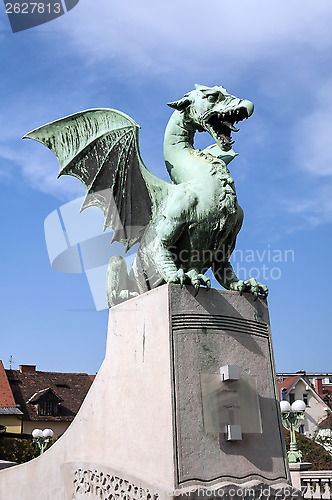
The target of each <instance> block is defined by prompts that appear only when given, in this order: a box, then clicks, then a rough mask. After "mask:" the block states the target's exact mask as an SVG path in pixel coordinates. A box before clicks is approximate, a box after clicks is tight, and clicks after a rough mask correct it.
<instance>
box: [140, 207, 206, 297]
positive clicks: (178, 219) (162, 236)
mask: <svg viewBox="0 0 332 500" xmlns="http://www.w3.org/2000/svg"><path fill="white" fill-rule="evenodd" d="M172 211H173V212H174V208H173V207H172ZM184 215H185V214H184V212H182V214H181V216H176V215H174V214H172V216H168V217H166V216H165V217H164V218H163V219H161V220H159V222H158V224H157V225H156V227H155V230H154V234H153V237H152V238H151V240H152V242H151V245H150V251H149V254H150V259H151V257H152V258H153V264H154V265H153V267H154V268H155V269H156V270H157V272H158V275H159V276H160V277H161V278H162V279H163V281H165V282H166V283H178V284H180V285H181V287H182V286H183V284H190V285H192V286H193V287H194V289H195V295H197V293H198V291H199V288H200V286H201V285H203V286H206V288H207V289H209V288H210V287H211V282H210V279H209V278H208V277H206V276H204V274H201V273H199V272H198V271H197V270H196V269H193V268H192V269H189V270H188V271H185V270H184V269H182V268H180V269H178V268H177V266H176V264H175V261H176V260H177V257H178V256H177V253H176V247H175V246H174V245H175V243H176V241H177V240H178V239H179V238H180V236H181V235H182V233H183V232H184V231H185V230H186V229H187V227H188V222H187V218H186V217H185V216H184ZM151 236H152V235H151ZM173 250H174V252H175V253H173Z"/></svg>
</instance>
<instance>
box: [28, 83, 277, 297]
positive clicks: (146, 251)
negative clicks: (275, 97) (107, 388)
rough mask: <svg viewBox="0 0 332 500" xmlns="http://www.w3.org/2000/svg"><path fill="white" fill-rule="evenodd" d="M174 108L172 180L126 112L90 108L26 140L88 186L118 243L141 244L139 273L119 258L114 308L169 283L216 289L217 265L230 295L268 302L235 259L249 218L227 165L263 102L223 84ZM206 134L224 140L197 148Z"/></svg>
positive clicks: (91, 201) (168, 150) (111, 272)
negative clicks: (153, 163) (156, 168)
mask: <svg viewBox="0 0 332 500" xmlns="http://www.w3.org/2000/svg"><path fill="white" fill-rule="evenodd" d="M168 105H169V106H170V107H171V108H174V109H175V111H174V113H173V114H172V116H171V118H170V120H169V123H168V125H167V128H166V132H165V140H164V157H165V162H166V167H167V170H168V172H169V175H170V177H171V179H172V181H173V182H172V183H168V182H165V181H163V180H161V179H159V178H157V177H156V176H154V175H153V174H152V173H151V172H150V171H149V170H147V168H146V167H145V165H144V163H143V161H142V159H141V157H140V152H139V142H138V131H139V125H137V123H136V122H135V121H134V120H132V119H131V118H130V117H129V116H127V115H125V114H124V113H121V112H119V111H115V110H112V109H92V110H87V111H82V112H81V113H76V114H73V115H70V116H68V117H65V118H62V119H60V120H56V121H54V122H52V123H49V124H47V125H44V126H42V127H40V128H37V129H35V130H33V131H32V132H30V133H28V134H27V135H26V136H25V137H28V138H30V139H35V140H37V141H39V142H41V143H42V144H44V145H45V146H47V147H48V148H49V149H50V150H51V151H52V152H53V153H54V154H55V155H56V156H57V158H58V160H59V163H60V172H59V176H60V175H64V174H67V175H73V176H75V177H78V178H79V179H80V180H81V181H82V182H83V183H84V185H85V187H86V192H87V194H86V197H85V200H84V202H83V205H82V207H81V210H83V209H85V208H87V207H89V206H98V207H100V208H101V209H102V210H103V212H104V215H105V224H104V229H105V228H106V227H111V228H112V229H113V231H114V232H113V239H112V241H114V240H116V241H120V242H122V243H123V244H124V246H125V249H126V251H127V250H128V249H129V248H131V247H132V246H133V245H134V244H135V243H137V242H139V243H140V245H139V248H138V251H137V255H136V258H135V261H134V263H133V265H132V268H131V270H130V272H129V274H128V272H127V266H126V262H125V260H124V259H123V258H122V257H121V256H114V257H112V258H111V259H110V262H109V267H108V272H107V297H108V303H109V306H110V307H112V306H114V305H116V304H118V303H120V302H123V301H124V300H127V299H128V298H130V297H134V296H136V295H139V294H141V293H144V292H146V291H147V290H150V289H152V288H155V287H157V286H159V285H162V284H164V283H179V284H181V286H182V285H183V283H188V284H191V285H192V286H193V287H194V288H195V290H196V292H198V290H199V287H200V286H201V285H203V286H205V287H206V288H207V289H209V288H210V286H211V283H210V279H209V278H208V277H206V276H205V272H206V271H207V270H208V269H209V268H212V271H213V274H214V276H215V278H216V279H217V281H218V282H219V283H220V284H221V285H222V286H223V287H225V288H226V289H228V290H237V291H239V292H240V293H242V292H250V293H252V294H253V295H254V296H255V297H257V296H258V295H262V296H265V297H266V296H267V294H268V289H267V287H266V286H265V285H262V284H261V283H258V282H256V280H255V279H253V278H251V279H249V280H247V281H241V280H239V279H238V278H237V276H236V275H235V273H234V271H233V268H232V266H231V264H230V263H229V258H230V255H231V253H232V251H233V250H234V247H235V241H236V237H237V234H238V232H239V230H240V228H241V225H242V220H243V211H242V209H241V207H240V206H239V205H238V202H237V197H236V191H235V187H234V180H233V179H232V177H231V176H230V173H229V170H228V168H227V165H228V163H229V162H230V161H231V160H232V159H233V158H234V156H236V153H234V151H233V150H232V144H233V141H232V139H231V131H234V132H237V131H238V130H237V129H236V128H235V126H234V124H235V123H236V122H239V121H241V120H243V119H244V118H248V117H249V116H250V115H251V114H252V113H253V109H254V106H253V104H252V103H251V102H250V101H247V100H242V99H238V98H236V97H235V96H233V95H231V94H228V92H227V91H226V90H225V89H224V88H223V87H212V88H211V87H205V86H202V85H196V86H195V90H193V91H191V92H189V93H188V94H186V95H185V96H184V97H183V98H182V99H180V100H178V101H174V102H171V103H169V104H168ZM196 131H198V132H202V131H207V132H208V133H209V134H210V135H211V136H212V137H213V139H214V140H215V144H214V145H213V146H210V147H209V148H207V149H205V150H204V151H201V150H196V149H195V148H194V145H193V141H194V135H195V133H196Z"/></svg>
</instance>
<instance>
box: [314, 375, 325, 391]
mask: <svg viewBox="0 0 332 500" xmlns="http://www.w3.org/2000/svg"><path fill="white" fill-rule="evenodd" d="M315 389H316V392H318V394H319V395H321V394H322V393H323V384H322V379H321V378H316V379H315Z"/></svg>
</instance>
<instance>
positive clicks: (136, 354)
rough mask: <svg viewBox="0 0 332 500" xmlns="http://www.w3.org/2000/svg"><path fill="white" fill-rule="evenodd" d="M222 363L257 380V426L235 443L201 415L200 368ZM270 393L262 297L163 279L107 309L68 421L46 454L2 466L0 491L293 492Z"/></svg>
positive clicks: (36, 495)
mask: <svg viewBox="0 0 332 500" xmlns="http://www.w3.org/2000/svg"><path fill="white" fill-rule="evenodd" d="M91 341H93V339H91ZM87 347H88V346H87ZM225 365H232V366H237V367H239V369H240V375H241V376H243V377H251V378H252V380H253V379H254V378H255V380H256V382H257V401H258V408H259V418H260V420H261V428H260V429H259V430H258V432H257V429H256V432H254V433H250V432H247V431H246V432H243V434H242V439H241V440H236V441H227V439H226V438H227V435H226V434H225V432H223V429H219V430H217V432H211V429H207V425H206V415H205V422H204V416H203V397H202V376H205V375H208V376H211V375H212V376H213V375H215V376H218V374H219V372H220V367H222V366H225ZM219 376H220V375H219ZM203 396H204V394H203ZM276 398H277V393H276V387H275V370H274V363H273V353H272V344H271V336H270V327H269V318H268V309H267V304H266V302H265V301H264V300H261V299H258V300H257V301H256V302H254V300H253V297H252V296H251V295H249V294H244V295H243V296H242V297H241V296H240V295H239V294H238V293H236V292H227V291H220V290H210V291H208V292H206V291H205V290H203V289H202V290H201V291H200V292H199V294H198V296H197V297H194V296H193V290H192V289H190V288H183V289H181V288H180V287H179V286H177V285H172V286H168V285H165V286H163V287H160V288H157V289H155V290H152V291H150V292H148V293H146V294H144V295H141V296H139V297H137V298H135V299H131V300H129V301H127V302H125V303H123V304H120V305H118V306H116V307H114V308H113V309H111V310H110V318H109V330H108V339H107V349H106V357H105V360H104V363H103V365H102V367H101V369H100V371H99V372H98V375H97V377H96V379H95V381H94V383H93V385H92V387H91V389H90V391H89V393H88V395H87V397H86V399H85V401H84V403H83V405H82V407H81V409H80V411H79V413H78V415H77V416H76V418H75V420H74V422H73V423H72V424H71V426H70V427H69V428H68V430H67V431H66V433H65V434H64V435H63V437H61V438H60V440H59V441H58V442H57V443H56V444H55V445H54V446H53V447H52V448H50V450H48V451H47V452H46V453H45V454H44V455H43V456H42V457H40V458H38V459H35V460H33V461H32V462H29V463H27V464H24V465H21V466H18V467H14V468H12V469H10V470H8V471H3V472H0V498H9V496H6V492H7V489H8V488H10V490H9V489H8V491H10V492H11V496H10V498H11V500H16V498H17V499H20V500H31V499H32V498H33V499H34V500H38V499H40V500H47V499H52V500H58V499H59V500H60V499H61V500H65V499H76V500H78V499H82V498H85V497H87V498H90V497H91V498H99V499H102V500H106V499H114V498H118V499H119V500H122V499H123V500H124V499H126V500H136V499H138V498H147V499H149V498H157V497H158V498H162V499H167V498H170V497H172V496H175V495H179V494H188V495H190V496H191V497H195V498H196V497H201V496H211V495H212V494H214V495H215V496H219V497H221V498H231V497H232V498H271V497H272V494H276V493H279V494H278V498H291V496H292V494H293V497H292V498H294V491H292V490H291V487H290V486H289V484H290V476H289V469H288V464H287V460H286V455H285V448H284V441H283V432H282V426H281V421H280V415H279V410H278V402H277V399H276ZM244 417H245V416H244ZM248 417H249V415H248ZM230 423H231V422H230ZM244 427H245V424H244ZM249 427H250V426H249ZM249 430H250V429H249ZM13 484H15V490H14V494H13V487H12V486H13ZM254 487H255V488H256V489H255V491H254V490H250V488H254ZM6 488H7V489H6ZM15 491H16V492H17V495H16V496H15ZM251 491H254V493H251Z"/></svg>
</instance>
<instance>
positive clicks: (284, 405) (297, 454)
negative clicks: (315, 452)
mask: <svg viewBox="0 0 332 500" xmlns="http://www.w3.org/2000/svg"><path fill="white" fill-rule="evenodd" d="M305 409H306V404H305V403H304V401H301V400H300V399H297V400H296V401H294V403H293V404H292V406H291V405H290V404H289V402H288V401H280V410H281V420H282V425H283V426H284V427H285V429H288V430H289V432H290V446H289V452H288V454H287V455H288V462H289V463H290V464H295V463H297V462H302V452H301V450H299V448H298V446H297V442H296V436H295V431H297V430H298V429H299V427H300V425H301V422H302V421H303V419H304V410H305Z"/></svg>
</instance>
